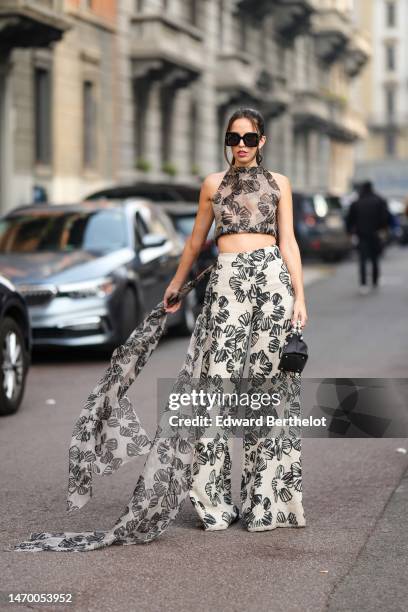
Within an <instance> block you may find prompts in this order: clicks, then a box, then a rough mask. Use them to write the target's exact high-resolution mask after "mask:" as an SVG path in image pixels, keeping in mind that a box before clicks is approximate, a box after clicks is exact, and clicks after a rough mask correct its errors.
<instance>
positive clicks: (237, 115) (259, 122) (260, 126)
mask: <svg viewBox="0 0 408 612" xmlns="http://www.w3.org/2000/svg"><path fill="white" fill-rule="evenodd" d="M243 117H244V118H245V119H249V120H250V121H251V123H252V125H253V127H254V130H255V131H256V132H258V134H259V136H263V135H264V134H265V121H264V118H263V116H262V115H261V113H260V112H259V111H257V110H255V109H254V108H238V109H237V110H236V111H235V112H234V113H233V114H232V115H231V117H230V118H229V120H228V124H227V127H226V129H225V132H229V131H230V129H231V126H232V124H233V123H234V121H235V119H241V118H243ZM224 157H225V159H226V160H227V162H228V165H229V166H233V165H234V164H235V157H234V156H232V162H230V161H229V159H228V157H227V146H226V144H225V142H224ZM262 159H263V155H261V153H260V151H259V148H257V150H256V161H257V163H258V164H260V163H261V161H262Z"/></svg>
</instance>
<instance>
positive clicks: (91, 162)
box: [82, 81, 96, 169]
mask: <svg viewBox="0 0 408 612" xmlns="http://www.w3.org/2000/svg"><path fill="white" fill-rule="evenodd" d="M82 97H83V115H82V117H83V142H82V147H83V165H84V168H93V169H94V168H95V166H96V100H95V84H94V83H93V82H92V81H84V82H83V90H82Z"/></svg>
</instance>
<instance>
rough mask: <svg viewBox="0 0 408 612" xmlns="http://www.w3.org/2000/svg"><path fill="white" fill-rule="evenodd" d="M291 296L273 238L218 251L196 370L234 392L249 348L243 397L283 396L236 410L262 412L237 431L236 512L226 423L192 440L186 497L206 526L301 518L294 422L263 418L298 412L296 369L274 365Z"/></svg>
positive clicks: (274, 523)
mask: <svg viewBox="0 0 408 612" xmlns="http://www.w3.org/2000/svg"><path fill="white" fill-rule="evenodd" d="M293 303H294V295H293V288H292V286H291V282H290V276H289V273H288V270H287V267H286V265H285V263H284V262H283V259H282V258H281V254H280V251H279V248H278V247H277V246H269V247H264V248H260V249H256V250H254V251H250V252H241V253H220V254H219V255H218V260H217V265H216V274H215V275H214V276H213V279H212V284H211V308H210V320H209V334H210V337H211V340H210V342H209V343H208V349H209V350H208V351H207V352H206V353H205V355H206V361H205V363H203V364H202V370H205V373H206V377H207V381H208V380H209V379H210V380H212V381H213V382H214V383H215V381H217V380H218V390H220V388H222V392H224V391H225V392H226V393H234V392H235V393H239V392H240V390H241V381H242V377H243V373H244V367H245V363H246V359H247V353H248V352H249V355H248V357H249V370H248V378H247V380H248V385H249V387H248V394H249V397H251V394H253V393H255V392H256V391H257V392H258V394H259V392H260V391H262V392H263V393H267V392H268V393H269V394H273V393H274V392H280V393H281V401H280V402H279V403H278V405H277V407H276V406H275V410H271V407H270V406H269V408H267V409H266V410H265V409H264V410H263V411H262V409H259V408H257V409H255V408H251V407H248V408H247V409H246V411H245V414H244V413H243V412H242V411H241V412H240V413H239V416H240V417H242V418H245V417H246V418H250V417H251V416H253V415H256V416H260V415H262V419H261V424H260V425H259V426H258V428H257V427H247V428H246V429H245V430H243V431H242V436H241V437H242V440H243V461H242V474H241V502H242V510H241V512H240V510H239V508H238V506H237V505H236V504H234V503H233V500H232V498H231V454H232V444H231V443H232V439H233V436H232V433H231V432H232V430H231V428H228V427H224V428H223V427H218V428H216V429H215V430H214V428H213V429H211V428H210V429H209V430H208V431H207V433H206V432H204V435H203V436H202V437H201V438H200V439H199V440H198V441H197V443H196V445H195V454H194V462H193V482H192V487H191V489H190V499H191V501H192V503H193V506H194V508H195V510H196V512H197V514H198V516H199V517H200V519H201V521H202V523H203V527H204V529H205V530H208V531H215V530H221V529H226V528H227V527H228V526H229V525H230V524H231V523H232V522H234V521H235V520H237V519H238V518H239V516H240V514H241V515H242V519H243V522H244V525H245V527H246V529H247V530H248V531H264V530H270V529H275V528H276V527H292V526H293V527H301V526H304V525H305V517H304V511H303V505H302V471H301V440H300V436H299V429H298V428H293V427H287V426H285V425H284V426H283V427H276V426H275V427H266V426H265V423H266V416H267V414H269V415H272V414H273V415H274V416H275V418H277V419H279V418H284V417H285V416H295V415H297V416H300V403H299V384H300V380H299V375H298V374H294V373H293V374H292V373H289V374H288V373H286V372H281V371H279V370H278V364H279V360H280V356H281V352H282V347H283V344H284V341H285V338H286V334H287V332H288V331H289V329H290V327H291V315H292V313H293ZM216 387H217V385H216V384H214V385H213V388H214V389H215V388H216ZM282 392H283V393H282ZM258 394H257V395H256V396H254V395H252V397H258ZM265 397H266V396H265ZM282 400H284V401H282ZM218 408H220V406H218ZM212 410H213V407H211V410H210V411H212ZM228 413H229V414H231V410H230V407H228V409H227V412H225V411H224V415H225V416H226V415H227V414H228ZM217 414H220V410H218V412H217ZM234 415H235V416H237V411H235V412H234ZM213 416H214V415H213ZM253 422H256V421H253ZM211 423H214V418H212V419H211ZM208 432H210V433H211V432H212V434H213V435H212V437H208V436H207V434H208ZM234 435H235V434H234Z"/></svg>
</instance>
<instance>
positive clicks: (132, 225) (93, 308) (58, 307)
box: [0, 199, 195, 348]
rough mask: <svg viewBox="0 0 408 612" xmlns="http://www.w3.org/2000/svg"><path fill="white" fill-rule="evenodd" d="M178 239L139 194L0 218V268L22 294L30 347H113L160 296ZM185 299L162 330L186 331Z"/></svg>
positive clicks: (189, 319)
mask: <svg viewBox="0 0 408 612" xmlns="http://www.w3.org/2000/svg"><path fill="white" fill-rule="evenodd" d="M182 249H183V244H182V242H181V240H180V238H179V237H178V235H177V233H176V232H175V230H174V227H173V225H172V222H171V220H170V218H169V217H168V216H167V215H166V213H165V212H164V211H162V210H161V209H160V208H159V207H157V206H155V205H154V204H152V203H150V202H147V201H143V200H141V199H129V200H124V201H119V202H118V201H115V200H112V201H106V200H98V201H89V202H82V203H78V204H70V205H58V206H55V205H54V206H51V205H45V204H37V205H31V206H24V207H20V208H18V209H15V210H14V211H12V212H10V213H9V214H7V215H6V216H5V217H3V218H2V219H0V271H3V272H4V273H7V275H8V276H9V277H11V278H12V280H13V282H14V283H15V284H16V286H17V287H18V289H19V291H20V292H21V293H22V294H23V295H24V296H25V298H26V300H27V303H28V307H29V313H30V320H31V326H32V330H33V344H34V346H40V345H47V346H48V345H60V346H95V345H100V346H104V347H109V348H112V347H114V346H117V345H118V344H121V343H122V342H124V341H125V340H126V338H127V337H128V336H129V334H130V333H131V331H132V330H133V329H134V328H135V326H136V325H137V324H138V323H139V322H140V321H141V320H142V319H143V318H144V316H145V315H146V314H147V313H148V312H150V310H151V309H152V308H153V307H154V306H155V305H156V304H157V303H158V302H159V301H160V300H162V298H163V294H164V291H165V289H166V287H167V285H168V283H169V282H170V280H171V278H172V277H173V276H174V274H175V272H176V269H177V267H178V263H179V259H180V256H181V253H182ZM194 323H195V318H194V311H193V309H191V307H190V303H189V302H186V301H185V300H184V301H183V304H182V307H181V308H180V309H179V310H178V311H177V312H175V313H172V314H171V315H169V316H168V317H167V323H166V327H167V329H169V328H177V331H179V332H180V333H188V334H190V333H191V332H192V330H193V325H194Z"/></svg>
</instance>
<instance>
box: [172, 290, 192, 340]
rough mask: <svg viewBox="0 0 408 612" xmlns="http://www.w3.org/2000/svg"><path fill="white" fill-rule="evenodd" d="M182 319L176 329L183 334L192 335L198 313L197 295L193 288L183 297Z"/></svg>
mask: <svg viewBox="0 0 408 612" xmlns="http://www.w3.org/2000/svg"><path fill="white" fill-rule="evenodd" d="M182 308H183V314H182V321H181V323H179V324H178V325H176V326H175V331H176V333H177V334H179V335H181V336H190V335H191V334H192V333H193V331H194V326H195V322H196V318H197V317H196V314H197V295H196V292H195V290H194V289H193V290H192V291H190V292H189V293H187V295H186V296H185V297H184V299H183V307H182Z"/></svg>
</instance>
